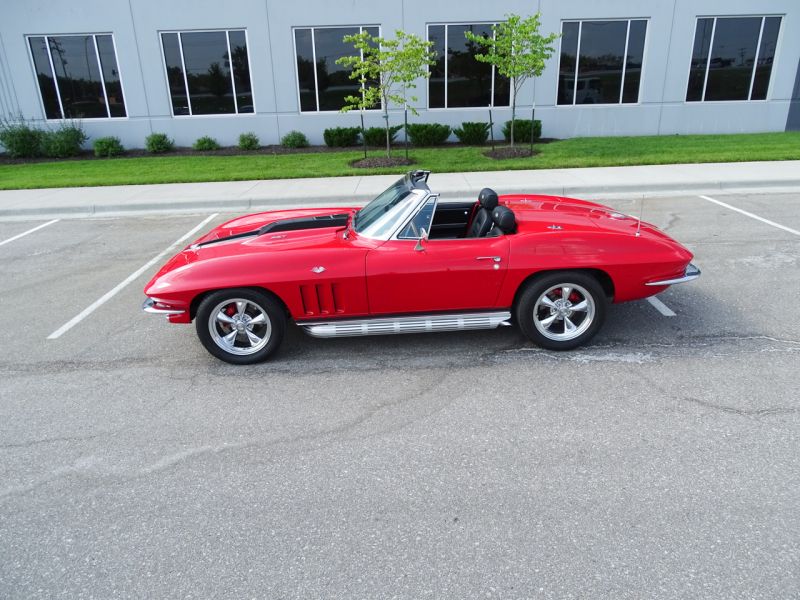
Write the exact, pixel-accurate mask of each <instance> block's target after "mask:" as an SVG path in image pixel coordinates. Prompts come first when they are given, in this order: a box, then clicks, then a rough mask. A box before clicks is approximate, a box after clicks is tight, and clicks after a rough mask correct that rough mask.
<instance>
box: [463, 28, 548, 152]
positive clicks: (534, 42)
mask: <svg viewBox="0 0 800 600" xmlns="http://www.w3.org/2000/svg"><path fill="white" fill-rule="evenodd" d="M540 16H541V15H540V13H536V14H535V15H531V16H530V17H527V18H525V19H523V18H522V17H520V16H519V15H513V14H512V15H506V20H505V21H504V22H502V23H498V24H497V25H492V30H493V32H494V36H492V37H487V36H482V35H475V34H474V33H472V32H471V31H465V32H464V35H465V36H466V38H467V39H468V40H470V41H472V42H475V43H477V44H479V45H481V46H482V47H483V48H484V49H485V51H484V52H483V53H480V54H476V55H475V59H476V60H478V61H480V62H483V63H489V64H490V65H494V67H495V69H497V72H498V73H500V74H501V75H503V76H505V77H508V78H509V79H511V85H512V87H513V90H512V94H511V147H512V148H513V147H514V118H515V117H516V112H517V95H518V93H519V90H520V89H521V88H522V84H523V83H525V81H527V80H528V79H530V78H531V77H539V76H540V75H541V74H542V71H543V70H544V62H545V61H546V60H547V59H548V58H550V57H551V56H552V54H553V51H554V47H553V42H554V41H555V40H557V39H558V38H559V37H560V34H558V33H551V34H550V35H546V36H544V35H542V34H540V33H539V26H540V25H541V23H540V21H539V18H540ZM531 127H533V123H531Z"/></svg>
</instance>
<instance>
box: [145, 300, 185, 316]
mask: <svg viewBox="0 0 800 600" xmlns="http://www.w3.org/2000/svg"><path fill="white" fill-rule="evenodd" d="M142 310H143V311H144V312H146V313H149V314H151V315H164V316H166V317H170V316H173V315H182V314H183V313H185V312H186V311H185V310H178V309H174V308H159V307H158V306H156V300H155V299H154V298H147V299H146V300H145V301H144V302H143V303H142Z"/></svg>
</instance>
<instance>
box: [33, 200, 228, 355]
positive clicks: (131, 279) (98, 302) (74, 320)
mask: <svg viewBox="0 0 800 600" xmlns="http://www.w3.org/2000/svg"><path fill="white" fill-rule="evenodd" d="M218 215H219V213H214V214H213V215H210V216H208V217H206V218H205V219H203V220H202V221H201V222H200V223H198V224H197V225H195V226H194V227H193V228H192V229H191V230H189V231H188V232H186V233H185V234H183V235H182V236H181V237H179V238H178V239H177V240H175V241H174V242H172V244H170V245H169V246H167V247H166V248H165V249H164V250H162V251H161V252H160V253H159V254H157V255H156V256H154V257H153V258H151V259H150V260H149V261H147V262H146V263H145V264H144V265H142V266H141V267H139V268H138V269H136V271H134V272H133V273H131V274H130V275H128V277H126V278H125V279H124V280H123V281H121V282H120V283H118V284H117V285H116V286H115V287H113V288H112V289H110V290H109V291H108V292H106V293H105V294H103V296H101V297H100V298H98V299H97V300H96V301H94V302H93V303H92V304H90V305H89V306H87V307H86V308H84V309H83V310H82V311H81V312H80V313H78V314H77V315H75V316H74V317H73V318H72V319H70V320H69V321H67V322H66V323H64V324H63V325H62V326H61V327H59V328H58V329H56V330H55V331H54V332H53V333H51V334H50V335H48V336H47V339H48V340H55V339H58V338H60V337H61V336H62V335H64V334H65V333H66V332H67V331H69V330H70V329H72V328H73V327H75V325H77V324H78V323H80V322H81V321H83V320H84V319H85V318H86V317H88V316H89V315H90V314H92V313H93V312H94V311H95V310H97V309H98V308H100V307H101V306H102V305H103V304H105V303H106V302H108V301H109V300H111V298H113V297H114V296H116V295H117V294H118V293H119V292H120V291H122V290H123V289H124V288H125V287H127V286H128V285H130V284H131V283H132V282H134V281H136V279H138V278H139V277H140V276H141V275H142V273H144V272H145V271H146V270H147V269H149V268H150V267H152V266H153V265H154V264H156V263H157V262H158V261H159V260H161V259H162V258H164V256H166V255H167V254H168V253H169V252H171V251H172V250H174V249H175V247H176V246H178V245H180V244H181V243H182V242H185V241H186V240H187V239H188V238H190V237H191V236H193V235H194V234H195V233H197V232H198V231H199V230H200V229H202V228H203V227H205V225H206V224H208V223H209V221H211V220H212V219H214V218H215V217H217V216H218Z"/></svg>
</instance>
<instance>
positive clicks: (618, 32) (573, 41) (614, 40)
mask: <svg viewBox="0 0 800 600" xmlns="http://www.w3.org/2000/svg"><path fill="white" fill-rule="evenodd" d="M562 33H563V36H562V38H561V64H560V67H559V75H558V104H617V103H619V102H638V101H639V84H640V82H641V78H642V62H643V58H644V42H645V36H646V33H647V21H645V20H641V19H640V20H635V21H630V22H629V21H583V22H581V23H576V22H565V23H564V24H563V25H562ZM626 42H627V47H628V52H627V54H626V52H625V47H626ZM578 52H579V53H580V54H579V56H577V61H576V54H578ZM576 62H577V64H576Z"/></svg>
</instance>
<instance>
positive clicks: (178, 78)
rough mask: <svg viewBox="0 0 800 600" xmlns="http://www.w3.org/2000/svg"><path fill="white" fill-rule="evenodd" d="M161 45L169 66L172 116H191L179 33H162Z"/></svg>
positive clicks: (168, 76) (168, 78) (168, 79)
mask: <svg viewBox="0 0 800 600" xmlns="http://www.w3.org/2000/svg"><path fill="white" fill-rule="evenodd" d="M161 43H162V45H163V46H164V60H165V61H166V66H167V82H168V83H169V93H170V97H171V98H172V114H173V115H188V114H189V97H188V96H187V94H186V79H185V78H184V76H183V61H181V48H180V42H179V41H178V34H177V33H162V34H161Z"/></svg>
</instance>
